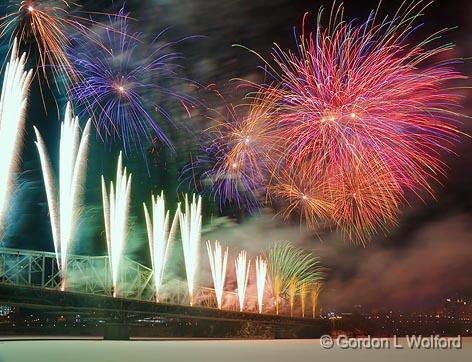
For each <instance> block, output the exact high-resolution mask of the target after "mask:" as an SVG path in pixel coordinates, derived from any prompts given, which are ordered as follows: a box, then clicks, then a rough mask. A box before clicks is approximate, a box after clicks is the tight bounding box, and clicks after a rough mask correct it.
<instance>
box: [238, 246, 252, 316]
mask: <svg viewBox="0 0 472 362" xmlns="http://www.w3.org/2000/svg"><path fill="white" fill-rule="evenodd" d="M234 266H235V268H236V282H237V284H238V299H239V311H240V312H242V311H243V309H244V298H245V297H246V288H247V281H248V278H249V271H250V270H251V260H248V259H247V253H246V251H245V250H242V251H241V252H240V253H239V254H238V257H237V258H236V260H235V261H234Z"/></svg>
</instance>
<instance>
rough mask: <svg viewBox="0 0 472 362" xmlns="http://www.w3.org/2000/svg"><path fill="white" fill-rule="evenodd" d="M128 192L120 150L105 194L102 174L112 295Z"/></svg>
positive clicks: (124, 235)
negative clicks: (113, 173) (113, 175)
mask: <svg viewBox="0 0 472 362" xmlns="http://www.w3.org/2000/svg"><path fill="white" fill-rule="evenodd" d="M130 194H131V174H130V175H129V176H127V171H126V167H125V168H124V169H123V166H122V155H121V152H120V156H119V157H118V166H117V170H116V187H114V186H113V181H110V193H109V194H107V188H106V185H105V179H104V177H103V175H102V198H103V216H104V219H105V233H106V238H107V247H108V256H109V259H110V269H111V274H112V282H113V296H114V297H116V296H117V295H118V275H119V274H118V272H119V268H120V262H121V258H122V256H123V253H124V250H125V246H126V239H127V234H128V214H129V204H130Z"/></svg>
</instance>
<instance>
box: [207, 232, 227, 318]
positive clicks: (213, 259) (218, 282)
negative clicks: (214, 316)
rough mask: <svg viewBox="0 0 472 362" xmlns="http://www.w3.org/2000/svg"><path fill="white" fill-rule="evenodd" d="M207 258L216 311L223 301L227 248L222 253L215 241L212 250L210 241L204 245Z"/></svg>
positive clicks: (219, 245)
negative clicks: (216, 306)
mask: <svg viewBox="0 0 472 362" xmlns="http://www.w3.org/2000/svg"><path fill="white" fill-rule="evenodd" d="M206 246H207V251H208V258H209V259H210V268H211V276H212V278H213V286H214V287H215V295H216V302H217V304H218V309H221V304H222V301H223V288H224V286H225V279H226V265H227V263H228V248H226V250H225V251H224V252H223V249H222V248H221V244H220V243H219V242H218V240H217V241H215V248H214V249H212V247H211V242H210V240H208V241H207V243H206Z"/></svg>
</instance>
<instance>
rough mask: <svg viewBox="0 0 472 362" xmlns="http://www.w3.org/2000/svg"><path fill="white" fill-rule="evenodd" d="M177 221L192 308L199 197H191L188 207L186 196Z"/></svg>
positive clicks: (199, 224)
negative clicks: (178, 221)
mask: <svg viewBox="0 0 472 362" xmlns="http://www.w3.org/2000/svg"><path fill="white" fill-rule="evenodd" d="M179 220H180V234H181V238H182V247H183V250H184V261H185V272H186V274H187V286H188V293H189V298H190V305H191V306H192V305H193V303H194V300H193V299H194V287H195V285H194V283H195V276H196V273H197V266H198V252H199V248H200V239H201V232H202V199H201V197H200V196H199V197H198V199H197V201H196V200H195V195H193V200H192V203H191V204H190V205H189V202H188V196H187V195H186V196H185V212H180V214H179Z"/></svg>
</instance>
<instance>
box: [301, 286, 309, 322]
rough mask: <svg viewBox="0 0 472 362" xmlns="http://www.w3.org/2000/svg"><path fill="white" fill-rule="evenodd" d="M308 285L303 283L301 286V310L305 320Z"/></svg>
mask: <svg viewBox="0 0 472 362" xmlns="http://www.w3.org/2000/svg"><path fill="white" fill-rule="evenodd" d="M306 293H307V289H306V284H305V283H303V284H302V285H300V302H301V308H302V318H305V300H306Z"/></svg>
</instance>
